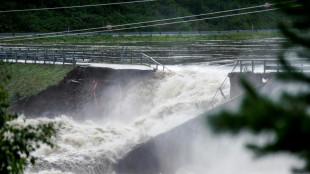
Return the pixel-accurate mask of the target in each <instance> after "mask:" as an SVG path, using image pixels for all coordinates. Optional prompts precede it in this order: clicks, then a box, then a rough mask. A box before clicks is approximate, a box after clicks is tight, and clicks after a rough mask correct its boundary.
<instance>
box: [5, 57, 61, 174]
mask: <svg viewBox="0 0 310 174" xmlns="http://www.w3.org/2000/svg"><path fill="white" fill-rule="evenodd" d="M10 77H11V75H10V72H9V70H8V68H7V67H6V65H5V63H3V62H2V61H0V173H1V174H21V173H23V171H24V168H25V166H26V165H27V164H29V163H31V164H34V163H35V157H34V156H32V155H31V152H33V151H35V150H36V149H37V148H39V147H40V144H41V143H43V144H46V145H48V146H50V147H53V143H52V141H51V137H52V136H53V135H55V133H56V128H55V125H54V124H52V123H47V124H39V125H27V124H26V123H25V125H17V124H14V121H15V120H16V119H17V118H18V115H17V114H10V113H8V111H7V109H8V107H9V105H8V103H7V97H8V93H7V92H6V90H5V83H6V82H7V81H8V80H9V79H10ZM24 122H25V120H24Z"/></svg>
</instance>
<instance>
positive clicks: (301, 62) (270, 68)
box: [209, 58, 310, 108]
mask: <svg viewBox="0 0 310 174" xmlns="http://www.w3.org/2000/svg"><path fill="white" fill-rule="evenodd" d="M287 61H288V62H289V63H290V65H291V66H293V67H294V68H297V70H298V71H301V72H307V71H310V61H309V59H305V58H300V59H296V58H295V59H288V60H287ZM257 66H262V67H263V69H261V70H262V71H260V72H259V71H256V67H257ZM237 69H239V71H238V73H248V72H251V73H263V74H266V73H279V72H285V71H286V69H285V68H284V67H283V65H281V63H280V62H279V60H278V59H237V60H236V63H235V64H234V66H233V68H232V70H231V72H230V73H233V72H235V71H236V70H237ZM230 73H229V74H230ZM229 74H228V75H227V76H226V77H225V79H224V81H223V82H222V84H221V85H220V87H219V88H218V89H217V90H216V92H215V94H214V96H213V98H212V99H211V101H210V102H209V103H210V104H211V108H213V107H214V104H215V99H216V97H217V96H218V95H219V94H220V95H221V96H222V97H223V98H224V99H225V100H227V99H228V97H226V96H225V94H224V92H223V88H224V87H225V86H226V84H227V82H228V78H229Z"/></svg>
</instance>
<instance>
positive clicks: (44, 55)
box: [43, 52, 46, 64]
mask: <svg viewBox="0 0 310 174" xmlns="http://www.w3.org/2000/svg"><path fill="white" fill-rule="evenodd" d="M45 57H46V53H45V52H44V53H43V63H44V64H45V59H46V58H45Z"/></svg>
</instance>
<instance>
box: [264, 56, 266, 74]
mask: <svg viewBox="0 0 310 174" xmlns="http://www.w3.org/2000/svg"><path fill="white" fill-rule="evenodd" d="M265 73H266V60H265V59H264V74H265Z"/></svg>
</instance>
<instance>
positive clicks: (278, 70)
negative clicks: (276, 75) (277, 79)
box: [277, 61, 279, 72]
mask: <svg viewBox="0 0 310 174" xmlns="http://www.w3.org/2000/svg"><path fill="white" fill-rule="evenodd" d="M277 72H279V62H278V61H277Z"/></svg>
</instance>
